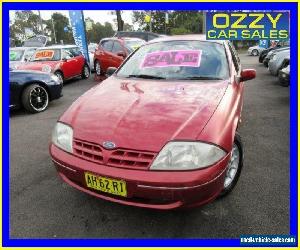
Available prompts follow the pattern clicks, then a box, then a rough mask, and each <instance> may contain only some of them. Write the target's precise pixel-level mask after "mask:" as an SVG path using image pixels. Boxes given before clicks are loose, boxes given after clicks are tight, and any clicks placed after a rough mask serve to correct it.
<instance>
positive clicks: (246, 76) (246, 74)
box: [240, 69, 256, 82]
mask: <svg viewBox="0 0 300 250" xmlns="http://www.w3.org/2000/svg"><path fill="white" fill-rule="evenodd" d="M255 77H256V70H255V69H243V70H242V72H241V77H240V81H241V82H245V81H248V80H251V79H254V78H255Z"/></svg>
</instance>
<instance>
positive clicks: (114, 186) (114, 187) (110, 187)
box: [84, 173, 127, 197]
mask: <svg viewBox="0 0 300 250" xmlns="http://www.w3.org/2000/svg"><path fill="white" fill-rule="evenodd" d="M84 174H85V182H86V185H87V186H88V187H89V188H93V189H96V190H99V191H102V192H105V193H110V194H114V195H119V196H124V197H126V196H127V189H126V182H125V181H122V180H114V179H110V178H107V177H102V176H97V175H93V174H91V173H84Z"/></svg>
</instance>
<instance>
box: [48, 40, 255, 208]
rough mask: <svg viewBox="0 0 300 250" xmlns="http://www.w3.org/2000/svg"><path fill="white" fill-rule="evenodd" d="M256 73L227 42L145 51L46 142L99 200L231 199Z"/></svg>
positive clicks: (71, 178)
mask: <svg viewBox="0 0 300 250" xmlns="http://www.w3.org/2000/svg"><path fill="white" fill-rule="evenodd" d="M110 71H112V70H110ZM255 74H256V73H255V70H252V69H242V67H241V65H240V60H239V57H238V55H237V53H236V51H235V50H234V48H233V46H232V45H231V44H230V43H229V42H227V41H206V40H205V37H204V36H200V35H188V36H174V37H166V38H159V39H156V40H153V41H151V42H149V43H147V44H146V45H143V46H141V47H140V48H139V49H137V50H136V51H135V52H134V53H132V54H131V55H130V56H129V58H128V59H127V60H126V61H125V62H124V64H122V66H121V67H120V68H119V69H118V70H117V71H115V73H113V74H112V75H111V76H110V77H109V78H108V79H106V80H105V81H103V82H102V83H101V84H99V85H97V86H96V87H94V88H92V89H90V90H89V91H88V92H86V93H85V94H84V95H82V96H81V97H80V98H79V99H77V100H76V101H75V102H74V103H73V104H72V105H71V107H70V108H69V109H68V110H67V111H66V112H65V113H64V114H63V115H62V116H61V117H60V118H59V120H58V122H57V124H56V126H55V128H54V131H53V134H52V142H51V144H50V154H51V156H52V160H53V162H54V164H55V166H56V168H57V171H58V173H59V175H60V176H61V178H62V179H63V180H64V181H65V182H67V183H68V184H70V185H71V186H73V187H75V188H77V189H78V190H81V191H83V192H86V193H88V194H90V195H93V196H96V197H98V198H102V199H105V200H109V201H114V202H118V203H122V204H127V205H133V206H139V207H146V208H154V209H175V208H182V207H193V206H199V205H203V204H205V203H208V202H210V201H212V200H214V199H215V198H216V197H218V196H223V195H226V194H228V193H229V192H230V191H231V190H232V189H233V187H234V186H235V184H236V183H237V180H238V178H239V175H240V172H241V169H242V165H243V145H242V141H241V137H240V136H239V134H238V132H237V129H238V125H239V122H240V118H241V111H242V106H243V91H244V81H246V80H250V79H252V78H254V77H255Z"/></svg>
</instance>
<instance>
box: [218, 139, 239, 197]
mask: <svg viewBox="0 0 300 250" xmlns="http://www.w3.org/2000/svg"><path fill="white" fill-rule="evenodd" d="M242 167H243V144H242V140H241V137H240V135H239V134H236V135H235V138H234V142H233V146H232V150H231V157H230V160H229V162H228V165H227V169H226V174H225V179H224V186H223V191H222V192H221V194H220V196H225V195H227V194H229V193H230V192H231V191H232V190H233V188H234V187H235V185H236V183H237V181H238V179H239V177H240V174H241V170H242Z"/></svg>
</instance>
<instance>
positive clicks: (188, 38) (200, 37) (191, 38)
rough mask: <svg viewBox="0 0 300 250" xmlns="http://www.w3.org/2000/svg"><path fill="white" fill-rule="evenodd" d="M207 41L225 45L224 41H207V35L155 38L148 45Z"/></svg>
mask: <svg viewBox="0 0 300 250" xmlns="http://www.w3.org/2000/svg"><path fill="white" fill-rule="evenodd" d="M195 40H196V41H207V42H214V43H219V44H224V42H225V41H223V40H207V39H206V35H203V34H193V35H176V36H163V37H158V38H155V39H153V40H151V41H149V42H148V43H147V44H151V43H157V42H168V41H195Z"/></svg>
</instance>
